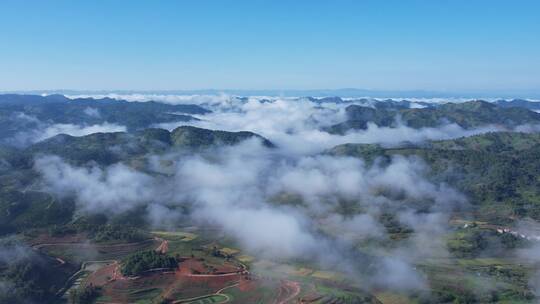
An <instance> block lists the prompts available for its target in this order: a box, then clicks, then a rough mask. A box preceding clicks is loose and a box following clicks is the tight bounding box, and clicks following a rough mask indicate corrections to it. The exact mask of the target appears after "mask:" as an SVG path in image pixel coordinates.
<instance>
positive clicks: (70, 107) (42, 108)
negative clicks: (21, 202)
mask: <svg viewBox="0 0 540 304" xmlns="http://www.w3.org/2000/svg"><path fill="white" fill-rule="evenodd" d="M208 112H210V111H208V110H206V109H204V108H202V107H200V106H198V105H190V104H185V105H184V104H181V105H170V104H164V103H158V102H154V101H148V102H128V101H125V100H116V99H111V98H103V99H93V98H78V99H69V98H67V97H64V96H62V95H49V96H38V95H16V94H6V95H0V139H6V138H9V137H13V136H15V135H16V134H18V133H20V132H23V131H29V130H35V129H36V128H43V127H44V126H48V125H51V124H75V125H95V124H102V123H105V122H106V123H110V124H117V125H121V126H125V127H126V128H127V130H128V131H130V132H131V131H135V130H140V129H144V128H148V127H150V126H152V125H155V124H158V123H167V122H181V121H189V120H194V119H196V118H194V117H192V116H191V115H192V114H205V113H208Z"/></svg>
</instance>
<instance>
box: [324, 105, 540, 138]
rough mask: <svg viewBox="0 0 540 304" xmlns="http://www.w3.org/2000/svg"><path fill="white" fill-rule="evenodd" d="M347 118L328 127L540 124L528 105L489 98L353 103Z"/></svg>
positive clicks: (340, 130) (338, 131)
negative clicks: (407, 105)
mask: <svg viewBox="0 0 540 304" xmlns="http://www.w3.org/2000/svg"><path fill="white" fill-rule="evenodd" d="M346 114H347V120H346V121H345V122H342V123H339V124H336V125H333V126H331V127H330V128H328V129H327V131H328V132H330V133H336V134H343V133H345V132H347V131H349V130H354V129H366V128H367V125H368V123H374V124H376V125H378V126H380V127H395V126H397V124H398V121H400V122H402V123H403V124H405V125H407V126H409V127H412V128H415V129H418V128H425V127H438V126H440V125H441V124H445V123H455V124H457V125H459V126H461V127H462V128H465V129H471V128H476V127H481V126H486V125H497V126H500V127H505V128H513V127H516V126H518V125H522V124H540V113H536V112H533V111H530V110H528V109H525V108H517V107H500V106H497V105H496V104H493V103H489V102H486V101H481V100H475V101H469V102H464V103H447V104H442V105H440V106H436V107H428V108H420V109H395V108H381V107H379V108H370V107H364V106H359V105H350V106H348V107H347V108H346Z"/></svg>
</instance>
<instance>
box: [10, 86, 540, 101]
mask: <svg viewBox="0 0 540 304" xmlns="http://www.w3.org/2000/svg"><path fill="white" fill-rule="evenodd" d="M4 93H17V94H38V95H39V94H43V93H45V94H66V95H79V94H109V93H115V94H160V95H161V94H164V95H169V94H171V95H219V94H229V95H239V96H288V97H299V96H318V97H330V96H340V97H353V98H354V97H368V96H369V97H374V98H390V97H393V98H535V99H540V91H539V90H535V89H531V90H498V91H496V90H470V91H453V92H450V91H435V90H369V89H357V88H343V89H305V90H302V89H266V90H256V89H253V90H245V89H200V90H92V91H90V90H30V91H5V92H4Z"/></svg>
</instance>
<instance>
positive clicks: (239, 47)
mask: <svg viewBox="0 0 540 304" xmlns="http://www.w3.org/2000/svg"><path fill="white" fill-rule="evenodd" d="M539 16H540V1H510V0H508V1H497V0H489V1H488V0H486V1H482V0H475V1H472V0H468V1H459V0H454V1H442V0H441V1H436V0H426V1H405V0H401V1H383V0H380V1H360V0H357V1H339V0H336V1H314V0H310V1H277V0H275V1H255V0H250V1H232V0H231V1H202V0H201V1H150V0H148V1H134V0H130V1H99V0H98V1H43V0H40V1H30V0H25V1H20V0H17V1H12V0H3V1H1V2H0V41H1V44H0V90H4V91H6V90H38V89H78V90H100V89H104V90H112V89H124V90H129V89H131V90H167V89H205V88H214V89H323V88H324V89H333V88H351V87H354V88H363V89H374V90H417V89H421V90H438V91H471V90H474V91H505V90H537V89H538V90H539V91H540V17H539Z"/></svg>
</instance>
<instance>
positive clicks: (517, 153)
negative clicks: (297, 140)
mask: <svg viewBox="0 0 540 304" xmlns="http://www.w3.org/2000/svg"><path fill="white" fill-rule="evenodd" d="M326 153H327V154H330V155H335V156H353V157H360V158H363V159H365V160H367V161H368V162H373V161H375V160H376V159H378V160H379V161H381V162H382V163H385V162H388V161H390V159H391V158H392V157H393V156H395V155H403V156H415V157H420V158H422V159H423V160H424V161H425V162H426V163H427V164H428V165H429V166H430V167H431V169H432V172H431V178H432V179H434V180H437V181H440V182H446V183H448V184H450V185H452V186H455V187H457V188H458V189H460V190H461V191H463V192H465V193H466V194H468V196H469V197H470V198H471V203H472V204H473V206H474V208H475V210H476V212H477V214H476V215H477V217H478V218H481V219H484V220H488V221H497V222H498V223H499V224H500V223H504V222H507V221H509V219H511V218H521V217H526V216H529V217H532V218H534V219H537V220H538V219H540V178H538V176H540V158H539V157H538V155H540V134H538V133H533V134H528V133H514V132H496V133H488V134H483V135H477V136H471V137H467V138H459V139H453V140H443V141H432V142H427V143H424V144H419V145H411V144H407V145H405V146H399V147H392V148H386V147H383V146H380V145H376V144H345V145H339V146H336V147H334V148H332V149H330V150H328V151H327V152H326Z"/></svg>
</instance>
